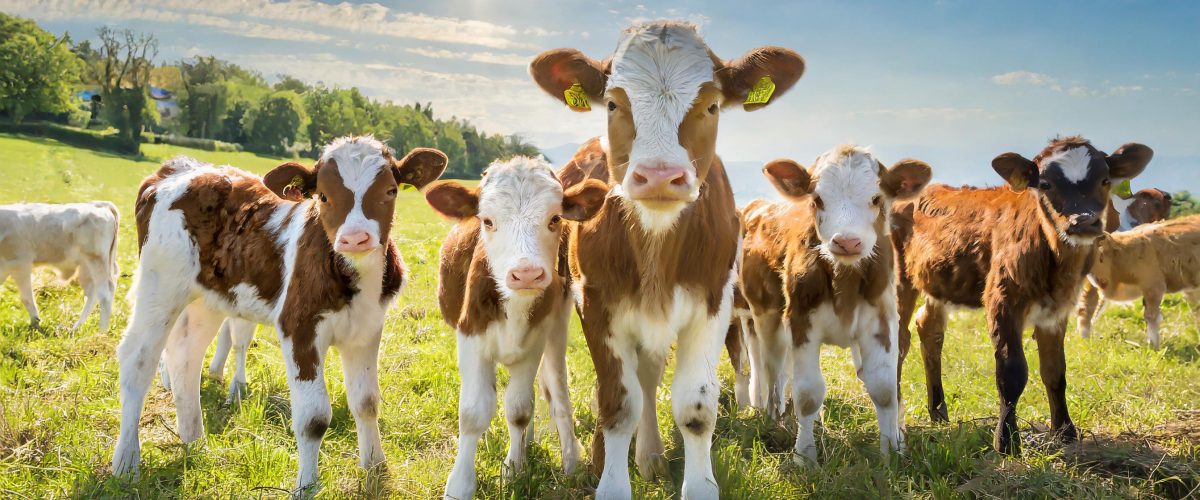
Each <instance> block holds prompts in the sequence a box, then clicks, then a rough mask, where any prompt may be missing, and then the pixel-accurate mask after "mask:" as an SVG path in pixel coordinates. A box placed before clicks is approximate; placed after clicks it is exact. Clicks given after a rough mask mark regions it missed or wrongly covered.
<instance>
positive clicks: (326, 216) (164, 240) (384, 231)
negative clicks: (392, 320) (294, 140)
mask: <svg viewBox="0 0 1200 500" xmlns="http://www.w3.org/2000/svg"><path fill="white" fill-rule="evenodd" d="M445 166H446V156H445V155H443V154H442V153H441V152H440V151H436V150H431V149H416V150H413V151H412V152H411V153H409V154H408V156H406V157H404V158H403V159H401V160H398V161H397V160H395V159H393V158H392V156H391V153H390V151H389V150H388V149H387V147H386V146H384V145H383V144H382V143H380V142H379V141H376V140H374V139H372V138H370V137H350V138H342V139H338V140H336V141H334V142H333V143H332V144H330V145H329V146H327V147H326V148H325V150H324V152H323V154H322V155H321V158H320V160H319V161H318V162H317V164H316V165H315V167H313V168H308V167H304V166H301V165H298V164H295V163H288V164H284V165H281V166H279V167H277V168H275V169H274V170H272V171H271V172H269V173H268V174H267V175H266V177H265V178H263V179H260V178H259V177H258V176H255V175H252V174H248V173H246V172H243V171H241V170H237V169H235V168H232V167H214V166H212V165H207V164H202V163H200V162H197V161H195V160H192V159H190V158H182V157H181V158H176V159H173V160H169V161H167V162H166V163H164V164H163V166H162V168H160V169H159V170H158V172H156V173H154V174H152V175H151V176H150V177H147V178H146V180H145V181H143V182H142V186H141V189H140V190H139V192H138V199H137V223H138V244H139V247H140V249H141V256H140V260H139V266H138V270H137V274H136V277H135V280H136V285H135V289H134V291H133V292H132V294H131V299H132V300H131V302H133V313H132V315H131V317H130V320H129V327H128V328H127V329H126V331H125V338H124V339H123V340H122V341H121V345H120V346H119V347H118V349H117V358H118V360H119V362H120V365H121V435H120V437H119V439H118V440H117V446H116V449H115V450H114V452H113V473H114V474H116V475H120V474H123V473H127V472H130V471H133V470H136V469H137V467H138V462H139V455H140V447H141V445H140V443H139V441H138V421H139V419H140V416H141V413H142V406H143V404H144V403H145V398H146V391H147V390H148V389H149V387H150V382H151V378H152V376H153V373H154V366H155V364H157V362H158V360H159V356H160V354H162V353H163V348H164V346H165V345H166V344H168V338H169V343H170V348H168V349H167V352H166V364H167V370H168V371H169V372H170V373H169V374H170V379H171V382H172V385H173V388H172V389H173V391H172V392H173V394H174V396H175V405H176V410H177V414H178V433H179V437H180V438H181V439H182V440H183V441H184V442H185V443H190V442H192V441H195V440H197V439H199V438H200V437H202V436H203V434H204V424H203V420H202V419H201V415H200V372H201V370H202V369H203V366H202V363H203V359H204V351H205V349H206V348H207V347H208V344H209V343H210V342H211V341H212V338H213V336H215V335H216V333H217V329H218V327H219V326H220V325H221V321H222V320H223V319H224V317H226V316H236V317H240V318H244V319H246V320H249V321H254V322H259V323H272V324H274V325H275V327H276V330H277V331H278V332H279V335H280V347H281V349H282V351H283V356H284V361H285V363H286V369H287V379H288V387H289V389H290V390H291V397H292V430H293V432H294V433H295V436H296V440H297V441H298V445H299V453H300V471H299V474H298V476H297V481H296V483H297V486H298V487H301V488H303V487H306V486H308V485H311V484H313V483H314V482H316V480H317V456H318V453H319V451H320V446H321V439H322V438H323V437H324V435H325V430H326V429H327V428H328V427H329V420H330V416H331V413H332V412H331V409H330V406H329V394H328V392H327V390H326V388H325V376H324V366H325V353H326V351H327V350H328V348H329V347H330V346H336V347H337V348H338V350H339V351H340V352H341V355H342V368H343V372H344V373H345V377H346V382H345V385H346V393H347V394H346V396H347V400H348V402H349V406H350V411H351V413H352V414H353V415H354V420H355V424H356V426H357V428H358V445H359V446H358V448H359V464H360V465H362V466H363V467H370V466H373V465H375V464H378V463H380V462H382V461H383V460H384V455H383V449H382V447H381V446H380V440H379V427H378V416H377V412H378V410H379V404H380V395H379V383H378V377H377V373H376V372H377V365H378V363H377V358H378V354H379V342H380V337H381V334H382V330H383V320H384V314H385V312H386V310H387V308H388V306H389V305H390V304H391V303H392V300H393V299H394V298H395V296H396V295H397V294H398V293H399V291H400V288H401V285H402V284H403V281H404V272H405V271H404V267H403V263H402V262H401V261H400V256H399V254H398V253H397V251H396V246H395V245H394V244H393V243H392V242H391V240H390V239H388V235H389V232H390V230H391V227H392V220H393V215H394V214H393V212H394V206H395V197H396V192H397V187H398V184H400V183H404V184H410V185H413V186H416V187H418V188H420V187H423V186H425V185H426V184H428V183H430V182H432V181H433V180H435V179H437V177H438V176H439V175H441V172H442V170H444V169H445ZM289 186H290V188H291V189H299V190H301V191H302V193H303V194H304V196H305V199H304V200H303V201H300V202H295V201H289V200H286V199H282V198H280V197H279V196H278V194H280V193H283V192H284V190H285V188H288V187H289ZM184 312H186V321H185V322H184V323H185V324H184V326H182V327H181V328H178V329H176V330H175V332H176V334H175V335H170V336H169V335H168V332H169V330H171V326H172V324H174V323H175V321H176V318H177V317H178V316H179V315H180V314H181V313H184Z"/></svg>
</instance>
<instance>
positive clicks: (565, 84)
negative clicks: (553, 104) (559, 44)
mask: <svg viewBox="0 0 1200 500" xmlns="http://www.w3.org/2000/svg"><path fill="white" fill-rule="evenodd" d="M608 64H609V61H608V60H605V61H604V62H600V61H597V60H595V59H592V58H590V57H588V56H586V55H583V53H582V52H580V51H578V50H575V49H554V50H547V51H545V52H542V53H541V54H538V55H537V57H535V58H533V62H531V63H529V75H530V76H532V77H533V81H535V82H537V84H538V86H539V87H541V88H542V90H544V91H546V93H547V94H550V95H551V96H552V97H554V98H556V99H558V100H559V101H561V102H562V103H563V104H567V98H566V94H565V93H566V91H567V89H570V88H571V86H572V85H575V84H576V83H578V84H579V86H580V87H583V92H584V94H586V95H587V97H588V100H590V101H592V102H600V101H601V100H603V99H604V88H605V87H606V86H607V85H608ZM569 107H570V108H571V109H573V110H575V111H589V110H590V108H582V107H576V106H569Z"/></svg>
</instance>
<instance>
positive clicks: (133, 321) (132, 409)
mask: <svg viewBox="0 0 1200 500" xmlns="http://www.w3.org/2000/svg"><path fill="white" fill-rule="evenodd" d="M139 273H140V274H141V276H140V277H139V280H140V283H139V285H138V288H137V291H136V298H135V300H134V307H133V313H132V314H131V315H130V318H129V326H127V327H126V329H125V334H124V338H122V339H121V344H120V345H118V346H117V362H118V364H119V365H120V400H121V430H120V436H119V437H118V438H117V445H116V448H115V449H114V450H113V464H112V470H113V475H114V476H120V475H123V474H126V473H129V472H134V471H136V470H137V468H138V462H139V461H140V457H141V443H140V442H139V440H138V421H139V420H140V419H141V416H142V408H143V406H144V405H145V402H146V392H147V391H148V390H149V389H150V383H151V382H152V380H153V376H154V363H155V362H156V361H158V360H159V359H160V358H161V357H162V352H163V345H164V344H166V341H167V333H168V331H169V330H168V329H169V328H170V327H171V325H172V323H173V322H174V321H175V320H176V318H177V317H178V316H179V313H180V311H181V310H182V309H183V306H184V304H185V302H186V300H187V289H186V287H184V286H181V285H182V283H183V281H180V280H176V279H170V280H165V279H163V276H161V275H160V273H157V272H155V271H154V270H147V269H141V270H139ZM172 285H174V286H172Z"/></svg>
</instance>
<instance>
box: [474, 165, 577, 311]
mask: <svg viewBox="0 0 1200 500" xmlns="http://www.w3.org/2000/svg"><path fill="white" fill-rule="evenodd" d="M485 173H486V175H485V176H484V177H483V181H482V182H480V184H479V215H480V216H481V217H487V218H490V219H491V220H492V223H493V227H494V228H495V230H494V231H484V232H483V235H484V238H483V244H484V247H485V248H486V249H487V255H488V263H489V266H488V267H489V268H491V272H492V278H493V279H494V280H496V284H497V288H498V289H499V290H500V291H501V293H502V294H504V295H505V296H507V295H508V293H509V290H508V287H506V286H504V283H505V282H506V280H507V276H508V273H509V272H510V271H511V270H512V269H514V268H516V267H517V266H518V265H521V264H532V265H535V266H542V267H543V269H544V270H545V271H546V272H547V273H550V272H552V269H553V267H554V263H555V260H556V258H557V256H558V253H557V250H558V236H559V235H558V233H557V232H554V231H551V230H550V228H549V226H548V223H549V219H550V218H551V217H553V216H555V215H559V214H560V212H561V211H562V199H563V188H562V184H561V183H560V182H559V181H558V178H557V177H555V176H554V170H553V168H552V167H551V166H550V164H549V163H547V162H545V161H544V160H538V159H533V158H528V157H516V158H512V159H510V160H508V161H504V162H500V161H496V162H493V163H492V164H491V165H490V166H488V168H487V170H486V172H485Z"/></svg>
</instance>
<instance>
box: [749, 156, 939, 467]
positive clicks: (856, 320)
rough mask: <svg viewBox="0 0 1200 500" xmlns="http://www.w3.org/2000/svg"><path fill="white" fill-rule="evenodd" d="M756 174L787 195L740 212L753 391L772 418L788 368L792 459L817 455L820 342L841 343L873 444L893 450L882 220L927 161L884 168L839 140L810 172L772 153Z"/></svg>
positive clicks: (890, 297) (894, 414)
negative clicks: (868, 414) (875, 428)
mask: <svg viewBox="0 0 1200 500" xmlns="http://www.w3.org/2000/svg"><path fill="white" fill-rule="evenodd" d="M763 173H764V174H766V176H767V178H768V179H770V181H771V183H772V184H773V185H774V186H775V188H776V189H777V190H778V191H779V192H780V193H781V194H782V195H783V196H784V197H785V199H786V201H784V202H778V203H772V202H762V201H758V202H754V203H751V204H750V205H749V206H747V207H746V213H745V223H746V240H745V242H744V246H743V250H742V272H741V285H742V289H743V290H744V293H745V295H746V302H747V303H748V304H749V307H750V311H751V314H752V315H753V322H754V326H755V335H756V340H757V341H758V342H759V346H758V349H757V350H756V351H757V356H759V357H761V361H758V362H756V363H755V365H754V367H755V369H756V371H758V373H754V374H753V376H754V380H753V382H752V385H753V387H752V390H753V391H754V392H755V393H757V397H756V398H755V400H756V401H757V402H764V401H765V402H767V406H768V409H769V414H770V415H772V416H773V417H775V418H779V417H781V416H782V415H783V410H784V406H785V405H786V397H785V396H784V395H783V391H784V386H785V385H786V383H787V381H788V378H789V375H790V379H791V384H792V402H793V404H794V405H795V413H796V419H797V422H798V424H799V425H798V430H797V432H798V434H797V437H796V454H797V458H804V459H807V460H816V458H817V449H816V442H815V441H814V439H813V425H814V423H815V421H816V418H817V416H818V415H819V412H820V409H821V406H822V404H823V403H824V401H825V382H824V380H823V378H822V376H821V359H820V357H821V345H823V344H832V345H836V346H840V347H849V348H850V349H851V350H852V351H853V352H854V365H855V369H856V371H857V373H858V377H859V379H861V380H862V381H863V384H864V385H865V386H866V389H867V393H868V394H870V396H871V401H872V402H874V404H875V412H876V416H877V417H878V420H879V449H880V452H881V453H884V454H885V455H886V454H887V453H889V452H891V451H900V450H902V449H903V443H902V441H901V437H900V428H901V418H902V415H901V412H900V405H899V401H898V396H897V378H896V377H897V374H898V371H897V364H898V352H899V346H898V338H897V336H898V333H897V327H898V315H897V312H896V290H895V284H894V282H893V280H892V276H893V271H892V267H893V255H892V254H893V252H892V242H891V240H889V239H888V234H889V228H890V224H889V221H888V217H889V214H890V212H891V206H892V202H893V201H894V200H903V199H907V198H911V197H913V196H916V195H917V194H918V193H920V191H921V189H922V188H923V187H924V186H925V184H926V183H928V182H929V178H930V176H931V173H932V170H931V169H930V167H929V165H927V164H925V163H924V162H921V161H917V160H901V161H899V162H897V163H896V164H895V165H892V166H891V167H890V168H886V167H884V166H883V164H882V163H880V162H879V161H878V160H876V159H875V157H874V155H872V154H871V153H870V152H868V151H867V150H865V149H863V148H859V147H856V146H852V145H845V146H839V147H837V148H834V149H833V150H831V151H829V152H826V153H825V154H822V155H821V156H819V157H817V160H816V162H814V163H813V165H812V167H811V168H809V169H805V168H804V167H802V166H801V165H800V164H798V163H796V162H794V161H791V160H775V161H773V162H770V163H768V164H767V165H766V167H764V168H763ZM789 353H790V356H789ZM785 361H787V362H790V366H787V367H784V366H783V365H784V363H785Z"/></svg>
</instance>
